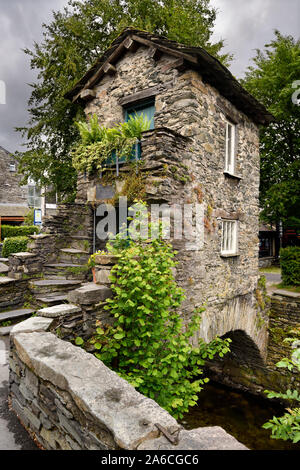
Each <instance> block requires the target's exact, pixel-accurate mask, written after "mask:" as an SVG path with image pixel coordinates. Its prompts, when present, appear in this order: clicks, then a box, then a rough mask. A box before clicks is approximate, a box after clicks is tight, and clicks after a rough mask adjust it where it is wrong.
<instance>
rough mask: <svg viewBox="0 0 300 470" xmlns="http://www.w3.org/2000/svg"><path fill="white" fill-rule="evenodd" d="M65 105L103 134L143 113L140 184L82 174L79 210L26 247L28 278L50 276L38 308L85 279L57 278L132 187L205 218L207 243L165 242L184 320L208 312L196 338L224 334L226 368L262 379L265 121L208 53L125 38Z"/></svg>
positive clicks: (83, 256) (72, 208) (125, 172)
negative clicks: (106, 206)
mask: <svg viewBox="0 0 300 470" xmlns="http://www.w3.org/2000/svg"><path fill="white" fill-rule="evenodd" d="M66 98H67V99H69V100H72V101H73V102H78V103H81V104H82V106H83V107H84V110H85V113H86V116H87V117H89V116H91V115H93V114H97V116H98V118H99V122H100V123H101V124H102V125H105V126H107V127H111V126H114V125H115V124H116V123H119V122H122V121H124V120H125V119H128V116H130V115H132V114H133V113H134V112H135V111H136V112H138V113H139V112H144V113H145V114H147V116H148V117H149V118H150V119H151V129H150V130H149V131H146V132H144V133H143V136H142V139H141V142H140V155H139V158H140V164H139V171H138V174H136V173H133V174H132V170H131V168H132V166H130V165H128V164H126V162H125V163H123V164H120V165H118V166H117V167H116V165H112V166H110V167H109V168H107V170H106V171H104V172H103V173H102V174H98V175H92V176H87V175H83V174H80V175H79V176H78V186H77V197H76V201H75V203H74V204H61V205H59V206H58V209H57V214H56V216H55V217H53V216H51V217H49V218H48V219H47V220H46V221H45V223H44V231H43V234H42V235H39V236H33V237H32V238H33V240H32V243H31V245H30V246H29V250H30V251H31V256H33V257H34V256H37V255H38V265H35V268H34V269H35V270H36V272H40V271H41V270H42V271H43V272H44V273H45V276H46V279H44V280H33V281H32V282H31V283H29V284H30V288H31V291H32V293H33V294H35V295H36V292H38V291H39V289H40V291H41V292H44V294H43V295H41V294H40V296H39V301H40V302H41V304H45V303H46V304H47V305H52V304H54V303H55V302H61V300H63V298H64V296H63V295H62V290H61V289H60V286H63V288H64V289H65V288H66V289H67V290H71V289H75V288H76V287H78V285H76V283H78V284H80V283H81V282H83V281H84V279H82V278H80V277H79V278H78V279H77V280H76V281H75V280H74V276H72V277H73V280H72V279H70V277H71V276H69V277H67V276H65V277H67V279H68V280H67V281H66V280H65V281H63V280H59V279H58V278H57V277H55V276H53V275H54V274H55V275H57V274H60V275H61V274H62V273H63V272H64V273H65V271H64V270H65V268H67V267H72V266H73V267H76V266H78V265H80V264H81V263H84V262H85V261H86V260H87V259H88V256H89V254H90V253H92V252H93V251H94V250H95V249H98V248H102V246H101V243H99V241H98V240H97V236H96V226H97V207H98V206H99V205H100V204H101V203H110V204H112V203H113V201H116V200H117V199H118V196H127V198H128V201H129V202H132V199H133V198H134V197H135V196H136V192H135V191H136V190H137V188H138V189H139V191H140V193H142V194H143V198H144V200H145V201H147V203H148V204H151V203H156V204H168V205H170V206H172V205H174V204H175V205H176V204H177V205H179V204H184V203H186V204H197V203H198V204H200V205H202V207H203V208H204V211H203V224H204V234H203V236H204V241H203V243H199V246H196V247H194V249H193V250H191V249H190V248H189V247H188V244H186V240H184V239H183V240H177V239H175V238H174V239H171V242H172V244H173V246H174V248H175V249H176V251H177V252H178V254H177V255H176V257H177V261H178V265H177V268H176V281H177V282H178V284H179V285H180V286H181V287H183V288H184V290H185V293H186V301H185V302H184V304H183V307H182V315H183V316H184V318H185V319H188V318H189V315H190V314H191V312H192V311H193V310H194V308H195V307H198V306H203V305H204V306H205V312H204V313H203V314H202V322H201V329H200V331H199V335H200V337H202V338H203V339H204V340H205V341H210V340H211V339H213V338H214V337H215V336H216V335H219V336H221V337H224V336H227V337H228V336H229V337H230V338H231V339H232V345H231V353H230V358H229V359H228V360H233V361H234V360H237V361H238V364H239V370H240V368H241V367H242V366H245V368H246V369H245V370H246V371H247V366H251V367H254V368H256V367H258V368H262V369H261V370H264V369H263V367H264V364H265V361H266V356H267V347H268V322H269V319H268V315H267V313H266V310H267V309H266V306H267V302H266V299H265V294H264V291H263V289H261V287H262V286H261V285H260V282H259V270H258V251H259V240H258V232H259V220H258V216H259V198H258V196H259V175H260V156H259V127H260V125H268V124H269V123H270V122H272V121H273V119H274V118H273V116H272V115H271V114H270V113H268V111H267V110H266V109H265V108H264V107H263V106H262V105H261V104H260V103H259V102H258V101H257V100H256V99H255V98H254V97H252V96H251V95H250V94H249V93H248V92H247V91H246V90H244V89H243V88H242V86H241V85H240V84H239V83H238V81H237V80H236V79H235V78H234V77H233V76H232V74H231V73H230V72H229V70H227V69H226V67H224V66H223V65H222V64H221V63H220V62H219V61H218V60H217V59H215V58H214V57H212V56H211V55H210V54H208V53H207V52H206V51H205V50H204V49H202V48H198V47H188V46H185V45H182V44H178V43H176V42H173V41H170V40H168V39H166V38H164V37H161V36H157V35H153V34H150V33H147V32H145V31H140V30H136V29H132V28H127V29H125V30H124V31H123V32H122V34H121V35H120V36H119V37H118V38H117V39H116V40H115V41H114V42H113V43H112V45H111V47H110V48H109V49H108V50H107V51H106V52H105V53H104V54H103V55H102V56H101V57H100V58H99V59H98V60H97V62H96V63H95V64H94V65H93V66H92V68H91V69H90V70H89V71H87V73H86V75H85V76H84V77H83V78H82V79H81V80H80V81H79V82H78V83H77V84H76V85H75V87H74V88H73V89H72V90H71V91H70V92H69V93H68V94H67V95H66ZM173 207H175V206H173ZM171 215H172V213H171ZM173 215H174V214H173ZM95 221H96V223H95ZM15 266H18V263H15ZM14 269H17V270H18V267H17V268H14ZM13 274H14V273H12V275H13ZM15 274H16V273H15ZM51 274H52V276H51ZM102 274H103V276H104V277H105V274H107V271H106V270H105V269H104V270H103V272H102ZM104 277H102V279H103V283H105V279H104ZM51 279H52V280H51ZM55 279H57V280H56V281H55ZM47 280H48V284H47ZM49 280H50V281H49ZM55 282H56V284H57V292H56V293H55V295H56V297H55V296H54V293H53V286H54V284H55ZM65 283H68V284H65ZM47 286H48V287H49V286H50V287H51V295H50V296H49V294H46V292H47V291H46V290H45V289H46V288H47ZM59 289H60V290H59ZM50 300H51V302H52V301H53V302H52V303H51V302H50ZM224 367H225V366H224V365H223V366H222V368H223V369H222V373H223V375H224V374H225V373H226V371H225V369H224ZM213 369H214V365H213V364H212V370H213ZM218 370H219V365H218V364H216V365H215V373H218ZM246 373H247V372H246ZM262 375H264V372H263V374H262ZM239 380H240V379H237V382H239ZM247 380H248V379H247ZM248 382H249V380H248ZM248 382H247V384H248ZM250 382H251V379H250ZM247 386H248V385H247ZM263 389H264V388H262V390H263Z"/></svg>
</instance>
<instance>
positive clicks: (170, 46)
mask: <svg viewBox="0 0 300 470" xmlns="http://www.w3.org/2000/svg"><path fill="white" fill-rule="evenodd" d="M127 38H132V39H133V40H136V41H138V42H140V44H144V45H146V46H149V47H151V46H154V47H156V48H157V49H158V50H160V51H162V52H166V53H169V54H171V55H174V56H176V57H178V58H182V59H184V60H185V61H186V63H188V64H189V65H190V67H191V68H193V69H196V70H199V72H200V75H201V77H202V79H203V81H204V82H207V83H209V84H210V85H212V86H213V87H215V88H216V89H217V90H218V91H219V92H220V93H221V95H222V96H224V97H225V98H227V99H228V100H229V101H230V102H231V103H232V104H233V105H235V106H236V108H237V109H239V110H240V111H242V112H244V113H245V114H246V115H247V116H249V117H250V118H251V119H253V121H254V122H255V123H257V124H263V125H268V124H269V123H270V122H272V121H274V120H275V118H274V116H273V115H272V114H271V113H269V112H268V111H267V109H266V108H265V107H264V106H263V105H262V104H261V103H259V101H257V100H256V98H254V97H253V96H252V95H251V94H250V93H248V92H247V91H246V90H245V89H244V88H243V87H242V85H241V84H240V83H239V82H238V81H237V80H236V79H235V78H234V76H233V75H232V74H231V72H230V71H229V70H228V69H227V68H226V67H225V66H224V65H223V64H221V62H220V61H219V60H218V59H216V58H215V57H213V56H212V55H211V54H209V53H208V52H207V51H206V50H205V49H203V48H201V47H189V46H186V45H184V44H180V43H178V42H175V41H171V40H169V39H167V38H165V37H164V36H159V35H157V34H152V33H149V32H147V31H141V30H138V29H134V28H126V29H125V30H124V31H123V32H122V33H121V34H120V35H119V36H118V37H117V38H116V39H115V41H113V43H112V45H111V47H110V48H109V49H107V50H106V52H105V53H104V54H103V55H102V56H101V57H99V59H98V60H97V61H96V62H95V64H94V65H93V66H92V67H91V68H90V69H89V70H88V72H87V73H86V74H85V75H84V76H83V77H82V78H81V80H79V81H78V82H77V84H76V85H75V86H74V88H73V89H72V90H70V91H69V92H68V93H66V95H65V97H66V98H67V99H69V100H72V101H76V100H77V99H78V98H79V96H80V93H81V91H82V90H83V89H87V88H92V87H93V86H94V85H95V84H96V83H99V81H100V80H101V77H102V76H103V75H104V72H103V73H102V69H103V67H104V66H105V64H106V63H111V64H114V63H116V62H117V60H118V59H119V58H120V57H121V55H122V54H124V52H125V51H126V48H125V46H124V42H125V40H126V39H127ZM101 73H102V74H101Z"/></svg>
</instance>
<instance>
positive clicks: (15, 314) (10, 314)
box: [0, 308, 35, 322]
mask: <svg viewBox="0 0 300 470" xmlns="http://www.w3.org/2000/svg"><path fill="white" fill-rule="evenodd" d="M34 312H35V310H32V309H30V308H21V309H18V310H10V311H7V312H0V322H2V321H6V320H13V319H15V318H20V317H25V316H26V315H32V314H33V313H34Z"/></svg>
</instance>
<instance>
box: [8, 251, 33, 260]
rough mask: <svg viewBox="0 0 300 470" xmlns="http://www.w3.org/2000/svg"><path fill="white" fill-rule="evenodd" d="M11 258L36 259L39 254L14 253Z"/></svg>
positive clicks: (27, 252)
mask: <svg viewBox="0 0 300 470" xmlns="http://www.w3.org/2000/svg"><path fill="white" fill-rule="evenodd" d="M10 256H12V257H14V258H23V259H26V258H36V257H37V254H36V253H30V252H29V251H20V252H19V253H12V254H11V255H10Z"/></svg>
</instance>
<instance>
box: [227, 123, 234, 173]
mask: <svg viewBox="0 0 300 470" xmlns="http://www.w3.org/2000/svg"><path fill="white" fill-rule="evenodd" d="M235 127H236V126H235V125H234V124H232V122H229V121H226V150H225V171H226V172H227V173H231V174H234V169H235Z"/></svg>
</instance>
